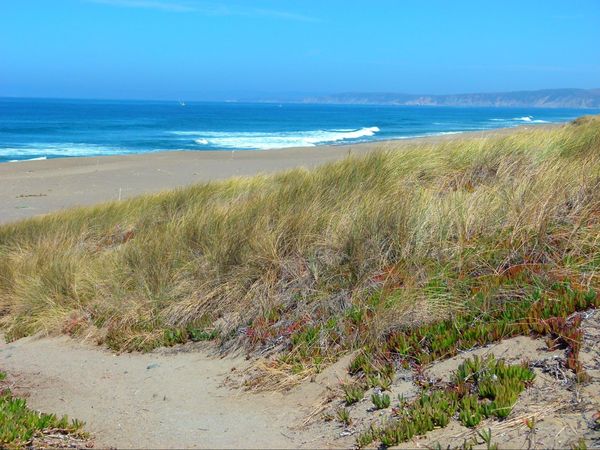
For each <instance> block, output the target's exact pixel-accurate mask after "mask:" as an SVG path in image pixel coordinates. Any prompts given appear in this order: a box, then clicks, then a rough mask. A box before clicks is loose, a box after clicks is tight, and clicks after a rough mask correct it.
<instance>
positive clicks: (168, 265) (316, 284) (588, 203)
mask: <svg viewBox="0 0 600 450" xmlns="http://www.w3.org/2000/svg"><path fill="white" fill-rule="evenodd" d="M324 151H326V150H324ZM599 250H600V117H596V116H591V117H584V118H580V119H578V120H576V121H574V122H572V123H570V124H566V125H564V126H559V127H542V128H536V127H534V128H529V129H519V130H517V131H515V132H514V133H509V134H500V135H495V136H486V137H482V138H475V139H474V138H470V139H460V138H458V139H453V140H449V141H443V142H440V143H423V144H420V145H414V146H411V147H406V146H403V147H400V146H398V148H397V149H395V148H394V145H393V144H391V146H387V147H386V148H385V150H382V151H379V152H373V153H371V154H369V155H367V156H363V157H348V158H346V159H345V160H343V161H339V162H335V163H330V164H327V165H324V166H321V167H319V168H316V169H313V170H305V169H296V170H290V171H287V172H283V173H280V174H275V175H259V176H254V177H248V178H235V179H230V180H227V181H219V182H211V183H205V184H199V185H195V186H192V187H187V188H182V189H179V190H175V191H169V192H164V193H160V194H155V195H144V196H140V197H137V198H134V199H130V200H124V201H119V202H113V203H107V204H102V205H99V206H95V207H87V208H78V209H71V210H67V211H64V212H60V213H55V214H50V215H47V216H44V217H38V218H33V219H28V220H25V221H22V222H18V223H14V224H10V225H5V226H2V227H0V316H1V318H0V325H1V326H2V328H3V329H4V331H5V333H6V336H7V338H8V339H18V338H20V337H23V336H27V335H31V334H34V333H44V334H61V333H64V334H69V335H72V336H77V337H81V338H84V337H85V338H88V339H90V338H93V339H94V340H96V341H97V342H98V343H99V344H102V345H107V346H109V347H111V348H113V349H115V350H119V351H128V350H140V351H146V350H151V349H153V348H156V347H159V346H165V345H173V344H177V343H183V342H187V341H201V340H209V341H212V342H214V343H216V344H217V345H218V348H219V349H221V350H222V351H224V352H226V351H229V350H233V349H239V348H245V349H248V350H260V351H261V352H263V353H264V352H268V351H271V352H273V353H277V354H279V355H281V356H280V357H279V359H278V362H279V364H281V365H282V366H285V367H287V368H288V369H289V371H291V372H294V373H298V374H301V373H305V372H306V371H307V370H309V369H310V370H320V367H322V366H323V365H324V364H327V363H328V362H329V361H332V360H334V359H335V358H336V357H338V356H339V355H340V354H342V353H344V352H347V351H349V350H353V349H359V348H363V349H370V350H369V351H370V353H372V354H375V353H377V350H382V349H381V348H378V347H385V346H384V345H382V344H381V343H382V342H389V339H390V336H394V337H397V336H400V334H399V333H400V332H409V331H407V330H416V329H423V327H426V326H428V325H431V326H433V324H438V323H446V322H447V321H448V320H449V319H451V318H456V317H466V316H468V317H471V318H473V317H497V316H494V315H493V312H494V311H502V312H503V311H506V310H507V308H506V305H508V304H514V303H515V302H517V303H518V302H520V301H529V300H527V299H532V298H533V299H539V298H545V299H548V298H549V299H551V300H552V301H560V300H557V299H560V298H562V297H561V296H564V295H563V291H564V290H565V289H567V290H569V292H571V291H573V292H576V293H579V292H580V293H581V295H583V296H587V297H585V298H589V299H590V305H592V304H594V302H595V301H597V300H594V299H596V298H597V297H595V295H596V294H595V292H598V291H600V289H598V288H599V285H600V276H599V275H598V269H599V268H600V251H599ZM557 283H558V284H560V286H562V287H561V288H560V289H558V288H557ZM565 286H566V287H565ZM561 289H562V290H561ZM577 295H579V294H577ZM546 301H549V300H546ZM530 303H531V302H530ZM525 314H529V310H528V311H527V312H526V313H525ZM444 321H446V322H444ZM513 322H514V321H513ZM513 322H511V323H513ZM475 342H477V339H475ZM398 345H400V344H398ZM440 345H446V344H443V343H442V344H440ZM448 345H449V346H450V348H456V346H454V347H452V345H454V344H452V343H451V344H448ZM383 350H385V349H383ZM407 351H408V350H407ZM379 353H381V352H379ZM413 353H415V355H416V354H418V352H413ZM442 353H443V352H442ZM361 354H365V352H362V353H361ZM379 359H380V358H379ZM424 362H426V361H424ZM359 363H362V366H361V364H357V365H356V368H357V370H359V369H361V367H362V368H364V367H366V366H367V365H368V364H369V361H368V358H366V357H365V361H362V362H361V361H359ZM376 375H377V377H379V380H380V381H381V380H382V378H381V377H382V376H385V373H383V374H382V373H381V371H379V372H377V374H376ZM373 383H377V381H376V379H375V378H374V379H373Z"/></svg>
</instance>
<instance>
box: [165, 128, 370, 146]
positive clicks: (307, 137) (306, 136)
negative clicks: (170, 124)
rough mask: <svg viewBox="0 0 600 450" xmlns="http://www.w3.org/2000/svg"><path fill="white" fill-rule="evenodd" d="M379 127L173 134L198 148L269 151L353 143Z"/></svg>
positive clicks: (182, 132)
mask: <svg viewBox="0 0 600 450" xmlns="http://www.w3.org/2000/svg"><path fill="white" fill-rule="evenodd" d="M379 131H381V130H380V129H379V128H378V127H365V128H360V129H340V130H313V131H285V132H274V133H270V132H247V131H240V132H225V131H175V132H173V134H175V135H178V136H189V137H192V138H194V137H195V138H196V139H194V142H195V143H196V144H198V145H210V146H211V147H215V148H239V149H261V150H262V149H269V148H289V147H314V146H316V145H318V144H327V143H334V142H341V141H346V140H356V139H361V138H365V137H369V136H373V135H375V134H376V133H378V132H379Z"/></svg>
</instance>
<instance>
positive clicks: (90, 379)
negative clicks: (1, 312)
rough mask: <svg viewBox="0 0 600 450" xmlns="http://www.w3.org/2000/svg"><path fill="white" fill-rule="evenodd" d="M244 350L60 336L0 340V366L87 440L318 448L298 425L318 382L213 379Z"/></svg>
mask: <svg viewBox="0 0 600 450" xmlns="http://www.w3.org/2000/svg"><path fill="white" fill-rule="evenodd" d="M244 364H245V361H244V359H243V358H225V359H216V358H213V357H209V356H207V355H206V353H205V352H202V351H191V352H179V353H168V352H164V351H163V352H159V353H150V354H123V355H118V356H115V355H113V354H112V353H110V352H108V351H105V350H102V349H99V348H97V347H91V346H86V345H82V344H78V343H75V342H73V341H71V340H69V339H68V338H44V339H35V338H26V339H21V340H19V341H17V342H13V343H9V344H5V343H4V342H3V341H2V343H0V368H1V369H3V370H6V371H7V372H9V374H17V375H18V376H19V380H20V383H19V384H21V385H22V386H23V387H24V388H25V390H26V392H27V393H28V394H29V399H28V402H29V404H30V406H31V407H33V408H35V409H39V410H42V411H47V412H54V413H57V414H68V415H69V416H70V417H74V418H79V419H81V420H84V421H85V422H86V430H87V431H89V432H91V433H93V435H94V436H95V443H96V447H99V448H101V447H107V446H116V447H119V448H132V447H137V448H139V447H144V448H207V447H212V448H225V447H227V448H233V447H237V448H240V447H243V448H249V447H250V448H252V447H254V448H256V447H260V448H266V447H270V448H274V447H276V448H290V447H301V446H307V447H315V446H319V447H322V446H323V445H325V443H324V442H322V441H320V440H319V439H317V440H315V439H316V438H315V437H310V436H306V435H303V433H302V432H301V431H299V430H298V429H294V428H293V427H297V426H298V425H299V424H300V423H301V421H302V419H303V418H304V417H306V414H307V413H308V412H310V410H311V409H312V408H313V407H314V403H315V402H316V401H318V400H319V399H320V396H321V395H322V392H323V388H322V387H321V386H319V384H317V383H308V384H306V385H304V386H303V387H302V388H299V389H297V390H295V391H293V392H292V393H290V394H285V395H284V394H280V393H268V394H250V393H247V392H242V391H232V390H231V389H229V388H226V387H222V386H221V385H222V383H223V381H224V380H225V378H226V377H227V375H228V374H230V373H231V370H232V368H233V367H236V368H238V369H239V368H242V367H243V366H244Z"/></svg>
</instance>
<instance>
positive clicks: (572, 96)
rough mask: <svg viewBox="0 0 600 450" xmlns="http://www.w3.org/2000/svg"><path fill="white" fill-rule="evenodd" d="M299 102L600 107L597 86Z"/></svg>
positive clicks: (321, 98) (366, 95)
mask: <svg viewBox="0 0 600 450" xmlns="http://www.w3.org/2000/svg"><path fill="white" fill-rule="evenodd" d="M302 101H303V102H304V103H326V104H364V105H404V106H475V107H477V106H479V107H536V108H600V89H543V90H536V91H515V92H492V93H479V94H450V95H419V94H402V93H391V92H380V93H377V92H373V93H365V92H345V93H339V94H332V95H326V96H315V97H307V98H304V99H303V100H302Z"/></svg>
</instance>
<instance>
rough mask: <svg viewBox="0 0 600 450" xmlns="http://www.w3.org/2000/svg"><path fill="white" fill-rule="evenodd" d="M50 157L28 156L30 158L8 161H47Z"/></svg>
mask: <svg viewBox="0 0 600 450" xmlns="http://www.w3.org/2000/svg"><path fill="white" fill-rule="evenodd" d="M47 159H48V158H46V157H45V156H40V157H38V158H28V159H11V160H10V161H8V162H21V161H45V160H47Z"/></svg>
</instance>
